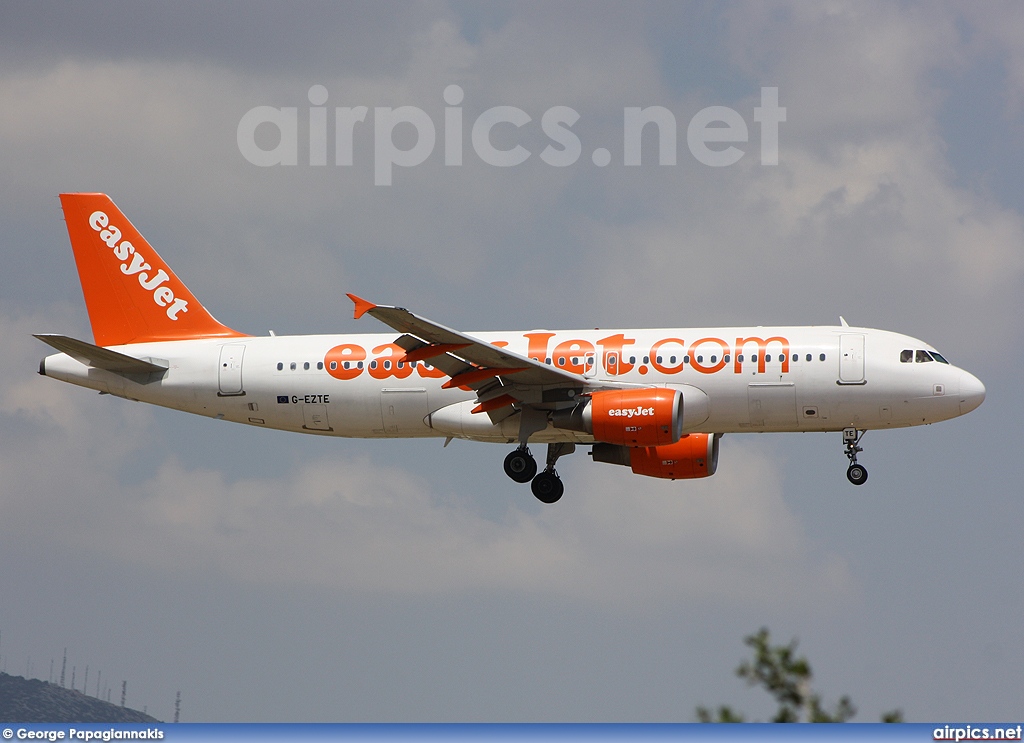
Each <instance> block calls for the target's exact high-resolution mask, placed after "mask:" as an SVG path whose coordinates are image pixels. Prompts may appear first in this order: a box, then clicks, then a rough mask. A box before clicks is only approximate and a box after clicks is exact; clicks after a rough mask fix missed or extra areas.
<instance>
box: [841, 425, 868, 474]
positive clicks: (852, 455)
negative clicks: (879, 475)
mask: <svg viewBox="0 0 1024 743" xmlns="http://www.w3.org/2000/svg"><path fill="white" fill-rule="evenodd" d="M865 433H866V431H858V430H857V429H856V428H844V429H843V443H844V444H845V445H846V458H847V459H849V460H850V467H849V469H847V470H846V479H847V480H849V481H850V482H852V483H853V484H854V485H863V484H864V483H865V482H867V481H868V471H867V469H865V468H864V466H863V465H860V464H857V454H859V453H860V452H862V451H864V450H863V449H862V448H861V447H860V446H859V444H860V440H861V438H862V437H863V436H864V434H865Z"/></svg>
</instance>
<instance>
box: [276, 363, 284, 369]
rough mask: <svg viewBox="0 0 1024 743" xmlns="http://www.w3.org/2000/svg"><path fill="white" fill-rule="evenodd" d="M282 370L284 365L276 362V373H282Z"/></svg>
mask: <svg viewBox="0 0 1024 743" xmlns="http://www.w3.org/2000/svg"><path fill="white" fill-rule="evenodd" d="M283 369H284V364H282V363H281V362H280V361H278V362H277V370H278V371H282V370H283Z"/></svg>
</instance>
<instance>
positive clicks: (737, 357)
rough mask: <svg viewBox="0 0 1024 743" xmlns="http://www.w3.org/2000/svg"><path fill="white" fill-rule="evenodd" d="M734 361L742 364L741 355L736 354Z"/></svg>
mask: <svg viewBox="0 0 1024 743" xmlns="http://www.w3.org/2000/svg"><path fill="white" fill-rule="evenodd" d="M736 360H737V361H738V362H740V363H741V364H742V363H743V354H741V353H738V354H736Z"/></svg>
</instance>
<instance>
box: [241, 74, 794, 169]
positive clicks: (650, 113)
mask: <svg viewBox="0 0 1024 743" xmlns="http://www.w3.org/2000/svg"><path fill="white" fill-rule="evenodd" d="M443 97H444V102H445V104H447V105H446V106H445V109H444V123H443V125H442V127H441V137H442V139H443V140H444V144H443V150H444V164H445V165H446V166H453V167H454V166H460V165H462V164H463V161H464V158H463V155H464V150H465V136H464V132H465V130H466V128H467V122H466V121H465V118H466V117H465V116H464V114H463V108H462V105H461V104H462V102H463V98H464V97H465V93H464V91H463V90H462V88H461V87H459V86H458V85H449V86H448V87H446V88H445V89H444V95H443ZM308 98H309V102H310V104H312V105H311V106H310V108H309V111H308V126H309V159H308V161H307V162H304V163H302V164H303V165H310V166H313V167H324V166H326V165H327V150H328V119H329V115H328V108H327V107H326V106H325V105H324V104H326V103H327V99H328V92H327V88H325V87H324V86H323V85H314V86H313V87H311V88H310V89H309V93H308ZM333 113H334V164H335V165H336V166H339V167H350V166H352V165H353V163H354V159H355V156H354V150H355V146H354V140H355V133H356V127H357V126H358V125H362V126H363V127H369V126H371V124H370V122H368V121H367V117H368V116H369V115H370V109H369V108H368V107H367V106H337V107H335V108H334V112H333ZM299 120H300V117H299V109H298V108H297V107H282V108H274V107H273V106H256V107H254V108H251V109H249V110H248V111H246V112H245V114H244V115H243V116H242V118H241V119H240V120H239V122H238V130H237V139H238V150H239V152H241V153H242V157H244V158H245V159H246V160H247V161H248V162H250V163H252V164H253V165H258V166H260V167H265V168H266V167H272V166H275V165H282V166H294V165H298V164H299ZM579 120H580V114H579V112H577V111H576V110H574V109H573V108H571V107H569V106H552V107H551V108H549V109H547V110H546V111H545V112H544V113H543V114H542V115H541V117H540V129H541V131H542V132H543V134H544V136H545V137H547V139H548V140H550V142H549V143H548V144H547V145H546V146H544V147H543V149H541V151H540V152H539V153H537V156H538V157H539V158H540V160H541V161H542V162H544V163H545V164H547V165H550V166H551V167H555V168H564V167H568V166H570V165H574V164H575V163H576V162H577V161H579V159H580V157H582V155H583V143H582V142H581V141H580V137H579V136H578V135H577V134H576V132H574V131H573V126H574V125H576V124H577V122H579ZM785 120H786V109H785V108H781V107H780V106H779V89H778V88H761V105H759V106H755V107H754V110H753V121H754V123H755V124H756V125H757V126H758V128H759V129H760V140H761V152H760V157H761V164H762V165H778V163H779V124H780V123H782V122H784V121H785ZM303 123H305V122H303ZM530 124H535V122H534V119H533V117H531V116H530V114H528V113H527V112H526V111H524V110H523V109H521V108H517V107H516V106H494V107H492V108H489V109H487V110H486V111H484V112H483V113H481V114H480V115H479V116H477V117H476V119H475V120H474V121H473V122H472V124H471V125H469V126H468V129H469V141H470V144H471V148H472V151H473V153H474V154H475V155H476V157H477V158H479V160H480V161H481V162H483V163H485V164H487V165H492V166H494V167H496V168H511V167H515V166H517V165H522V164H523V163H525V162H526V161H527V160H529V159H530V158H531V157H532V156H533V155H534V152H531V151H530V150H529V149H527V148H526V147H524V146H523V145H522V144H521V143H517V144H515V145H514V146H510V147H505V148H499V147H497V146H496V145H495V144H494V141H493V139H492V136H491V134H492V130H493V129H495V127H498V126H501V127H502V129H503V130H504V129H507V127H509V126H511V127H513V129H514V130H515V131H521V130H522V129H523V127H526V126H528V125H530ZM402 125H405V128H407V127H408V126H410V125H411V127H412V128H413V130H414V131H415V138H414V139H415V141H414V143H413V144H412V145H411V146H409V147H407V148H402V147H399V146H398V145H397V144H396V143H395V130H396V129H397V128H398V127H400V126H402ZM649 126H650V127H653V128H654V129H655V130H656V131H657V161H658V164H659V165H675V164H676V162H677V157H676V149H677V148H676V138H677V131H678V122H677V121H676V116H675V114H674V113H672V111H670V110H669V109H668V108H665V107H664V106H647V107H640V106H627V107H626V108H624V109H623V111H622V164H623V165H626V166H638V165H641V164H642V163H641V150H642V146H641V145H642V135H643V132H644V129H645V128H647V127H649ZM261 127H262V128H263V129H264V130H266V129H268V128H269V129H271V130H276V141H277V144H276V145H275V146H273V147H270V148H269V149H268V148H265V147H262V146H261V145H260V143H258V142H257V133H256V130H257V129H259V128H261ZM372 127H373V182H374V184H375V185H378V186H390V185H391V183H392V177H393V173H394V169H395V168H396V167H399V168H413V167H416V166H417V165H422V164H423V163H425V162H427V160H428V159H429V158H430V157H431V155H432V154H433V153H434V149H435V146H436V145H437V140H438V127H437V126H436V125H435V123H434V121H433V119H431V118H430V116H429V115H428V114H427V113H426V112H425V111H424V110H423V109H421V108H417V107H416V106H398V107H397V108H393V107H390V106H376V107H374V109H373V115H372ZM271 139H274V137H271ZM502 139H503V140H505V139H507V137H503V138H502ZM749 140H750V133H749V127H748V125H747V121H746V119H744V118H743V115H742V114H740V113H739V112H738V111H736V110H735V109H732V108H729V107H728V106H708V107H707V108H703V109H701V110H700V111H698V112H697V113H696V114H695V115H694V116H693V117H692V118H691V119H690V121H689V123H688V124H687V126H686V144H687V147H688V148H689V150H690V154H691V155H692V156H693V158H694V160H696V161H697V162H698V163H700V164H702V165H706V166H708V167H712V168H721V167H727V166H729V165H733V164H735V163H737V162H739V160H740V159H741V158H742V157H743V156H744V155H746V154H747V153H746V150H745V149H744V148H743V146H742V145H746V144H747V143H748V142H749ZM403 142H404V139H403ZM264 144H265V142H264ZM505 144H508V142H505ZM590 160H591V162H593V164H594V165H595V166H597V167H600V168H603V167H605V166H607V165H610V164H611V162H612V153H611V150H609V149H608V148H606V147H597V148H596V149H594V150H592V151H591V153H590Z"/></svg>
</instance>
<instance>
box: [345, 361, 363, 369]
mask: <svg viewBox="0 0 1024 743" xmlns="http://www.w3.org/2000/svg"><path fill="white" fill-rule="evenodd" d="M346 363H348V362H346ZM356 368H357V369H362V368H363V362H362V361H360V362H359V363H358V364H356Z"/></svg>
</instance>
